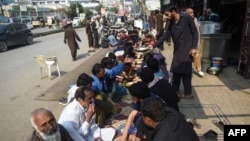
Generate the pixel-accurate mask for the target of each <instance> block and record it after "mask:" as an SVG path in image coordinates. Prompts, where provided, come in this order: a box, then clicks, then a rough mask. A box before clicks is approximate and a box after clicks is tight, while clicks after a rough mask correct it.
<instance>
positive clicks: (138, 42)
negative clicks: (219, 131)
mask: <svg viewBox="0 0 250 141" xmlns="http://www.w3.org/2000/svg"><path fill="white" fill-rule="evenodd" d="M134 33H135V34H132V35H130V36H124V38H122V39H121V41H120V42H121V44H119V46H117V48H114V50H113V51H112V52H108V53H107V55H106V56H105V57H103V58H102V60H101V62H100V63H96V64H94V65H93V67H92V70H91V73H92V74H87V73H82V74H80V75H79V77H78V79H77V81H76V84H75V85H74V86H72V87H71V88H70V89H69V91H68V97H67V106H66V107H65V108H64V110H63V111H62V113H61V115H60V117H59V119H58V122H56V119H55V117H54V115H53V113H52V112H51V111H50V110H48V109H44V108H39V109H36V110H34V111H33V112H32V114H31V124H32V126H33V128H34V132H33V134H32V136H31V138H30V140H31V141H35V140H36V141H50V140H53V141H59V140H61V141H71V140H74V141H112V140H113V139H114V138H115V136H116V133H117V132H116V129H114V128H113V127H110V126H108V127H107V125H110V124H111V123H112V122H110V121H111V120H112V115H114V114H118V113H119V112H121V110H122V107H121V106H120V105H119V104H118V103H119V101H121V100H122V98H123V97H124V96H126V95H128V94H127V92H129V94H130V95H131V97H132V107H133V108H134V110H133V111H131V113H130V115H129V116H128V119H127V122H126V126H125V128H124V130H123V133H122V136H121V137H120V140H121V141H126V140H128V139H129V140H135V141H140V140H147V141H151V140H152V141H165V140H170V141H183V140H185V141H198V140H199V138H198V136H197V134H196V133H195V131H194V129H193V128H192V126H191V125H190V124H189V123H188V122H187V121H186V120H185V117H184V116H183V115H182V114H181V113H180V112H179V107H178V102H179V98H178V95H177V94H176V92H175V91H174V90H173V88H172V86H171V84H170V83H169V75H168V71H167V69H166V63H165V57H164V56H163V55H162V54H161V51H160V50H159V49H157V48H154V49H153V48H152V46H153V37H152V35H151V34H147V33H144V34H145V35H146V36H145V37H146V40H142V39H141V38H138V39H137V37H136V36H137V35H138V34H137V33H136V32H134ZM134 35H135V36H134ZM144 44H145V46H146V47H147V51H146V52H144V53H143V54H141V53H136V48H138V46H143V45H144ZM119 51H122V53H117V52H119ZM138 54H139V55H138ZM136 59H137V61H138V59H141V62H139V63H138V62H136V61H135V60H136ZM128 82H133V83H132V85H129V86H126V84H127V83H128ZM132 125H133V126H135V127H136V129H137V130H136V132H133V133H129V129H130V127H131V126H132Z"/></svg>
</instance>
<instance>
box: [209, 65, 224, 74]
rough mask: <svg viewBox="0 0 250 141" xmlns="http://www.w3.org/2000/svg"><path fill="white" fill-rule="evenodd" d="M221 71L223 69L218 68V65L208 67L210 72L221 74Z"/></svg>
mask: <svg viewBox="0 0 250 141" xmlns="http://www.w3.org/2000/svg"><path fill="white" fill-rule="evenodd" d="M220 71H221V69H220V68H218V67H209V68H208V69H207V73H209V74H214V75H217V74H219V73H220Z"/></svg>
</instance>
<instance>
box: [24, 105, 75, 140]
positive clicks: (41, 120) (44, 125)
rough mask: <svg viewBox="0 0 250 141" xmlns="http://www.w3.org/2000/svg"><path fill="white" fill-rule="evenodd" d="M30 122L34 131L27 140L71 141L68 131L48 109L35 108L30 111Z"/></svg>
mask: <svg viewBox="0 0 250 141" xmlns="http://www.w3.org/2000/svg"><path fill="white" fill-rule="evenodd" d="M30 122H31V125H32V127H33V129H34V131H33V133H32V135H31V136H30V138H29V139H27V141H73V139H72V138H71V136H70V135H69V133H68V131H67V130H66V129H65V128H64V127H63V126H62V125H60V124H58V123H57V122H56V119H55V116H54V115H53V113H52V112H51V111H50V110H48V109H45V108H38V109H35V110H34V111H33V112H32V113H31V118H30Z"/></svg>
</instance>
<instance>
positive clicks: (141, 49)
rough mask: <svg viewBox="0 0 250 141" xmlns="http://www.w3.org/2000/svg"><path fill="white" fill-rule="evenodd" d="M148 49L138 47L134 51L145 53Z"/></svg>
mask: <svg viewBox="0 0 250 141" xmlns="http://www.w3.org/2000/svg"><path fill="white" fill-rule="evenodd" d="M147 50H148V48H147V47H139V48H136V51H139V52H144V51H147Z"/></svg>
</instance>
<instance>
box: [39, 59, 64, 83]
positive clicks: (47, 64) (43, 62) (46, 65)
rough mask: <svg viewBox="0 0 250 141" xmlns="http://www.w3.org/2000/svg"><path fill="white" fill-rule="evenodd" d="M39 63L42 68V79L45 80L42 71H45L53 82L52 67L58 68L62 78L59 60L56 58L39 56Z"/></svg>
mask: <svg viewBox="0 0 250 141" xmlns="http://www.w3.org/2000/svg"><path fill="white" fill-rule="evenodd" d="M35 59H36V61H37V63H38V64H39V66H40V72H41V79H42V78H43V72H42V70H43V69H45V72H46V75H48V77H49V80H51V66H53V65H54V66H56V68H57V72H58V75H59V77H61V74H60V69H59V65H58V60H57V57H56V56H53V57H47V56H43V55H38V56H36V57H35Z"/></svg>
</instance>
